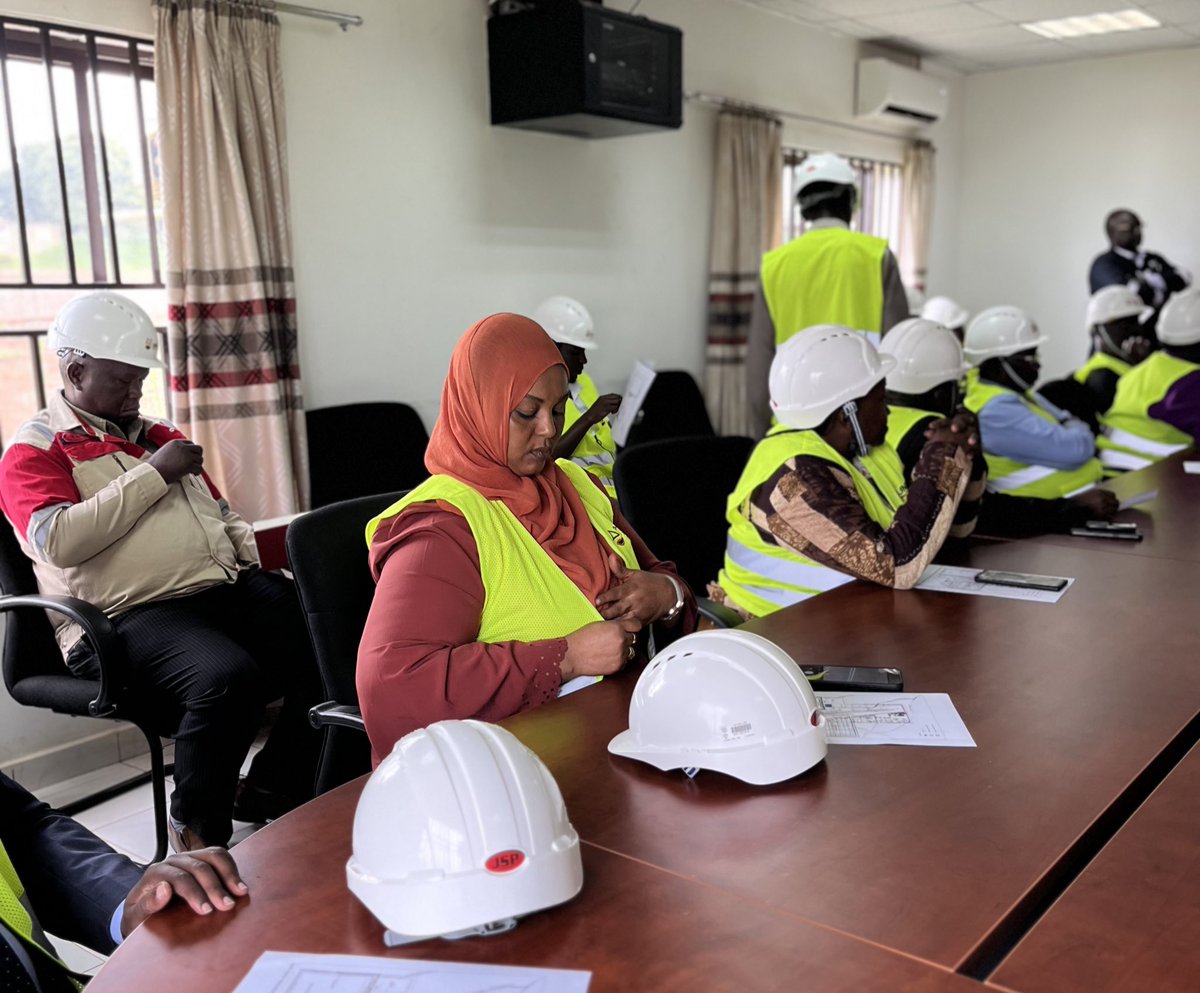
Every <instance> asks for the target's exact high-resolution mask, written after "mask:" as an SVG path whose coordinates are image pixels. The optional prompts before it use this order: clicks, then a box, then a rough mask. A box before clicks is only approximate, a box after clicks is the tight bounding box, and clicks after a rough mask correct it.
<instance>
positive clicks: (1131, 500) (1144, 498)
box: [1121, 490, 1158, 510]
mask: <svg viewBox="0 0 1200 993" xmlns="http://www.w3.org/2000/svg"><path fill="white" fill-rule="evenodd" d="M1157 499H1158V490H1148V491H1146V492H1145V493H1139V494H1137V496H1131V497H1128V498H1126V499H1124V500H1122V501H1121V509H1122V510H1128V509H1129V508H1130V507H1136V506H1137V505H1138V504H1142V503H1149V502H1150V501H1151V500H1157Z"/></svg>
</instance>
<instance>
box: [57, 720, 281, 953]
mask: <svg viewBox="0 0 1200 993" xmlns="http://www.w3.org/2000/svg"><path fill="white" fill-rule="evenodd" d="M260 747H261V739H260V741H259V742H256V743H255V744H254V745H253V746H252V747H251V749H250V754H249V755H248V756H247V757H246V762H245V764H244V765H243V766H242V772H243V773H245V772H246V770H247V769H248V768H249V766H250V760H251V758H253V757H254V755H255V753H256V752H257V751H258V749H259V748H260ZM174 750H175V749H174V745H173V744H167V745H166V746H165V747H164V748H163V752H164V757H165V759H166V761H167V762H171V761H172V759H173V757H174V756H173V753H174ZM149 768H150V757H149V756H148V755H142V756H137V757H134V758H131V759H128V760H125V761H123V762H117V763H114V764H113V765H110V766H106V767H104V768H103V769H97V770H96V771H95V772H90V773H88V774H87V775H85V776H77V777H76V778H75V779H69V780H67V781H65V782H62V783H57V784H55V785H54V786H48V787H45V788H43V789H39V790H36V791H35V792H36V793H37V795H38V797H39V798H40V799H42V800H45V801H46V803H48V804H50V805H51V806H56V805H58V804H63V803H69V802H70V801H71V800H74V799H76V798H78V797H81V796H86V795H87V794H88V793H92V792H95V791H96V790H99V789H102V788H104V787H105V786H110V785H112V784H114V783H118V782H120V781H121V780H122V779H127V778H129V777H130V776H131V775H133V774H135V773H136V772H144V771H146V770H148V769H149ZM173 788H174V783H173V782H172V780H171V778H170V777H167V796H168V797H170V795H171V790H172V789H173ZM75 819H76V820H77V821H79V823H80V824H82V825H84V827H86V828H88V829H89V830H91V831H92V832H94V833H95V834H97V835H99V836H100V837H101V838H103V839H104V840H105V841H106V842H108V843H109V844H110V845H112V847H113V848H115V849H116V850H117V851H119V852H122V853H123V854H125V855H128V856H129V857H130V858H131V859H133V860H134V861H135V862H149V861H150V860H151V859H153V858H154V800H153V797H152V794H151V789H150V784H149V783H144V784H142V785H141V786H137V787H135V788H134V789H132V790H129V791H128V792H126V793H122V794H121V795H120V796H117V797H114V798H113V799H111V800H106V801H105V802H104V803H101V804H98V805H97V806H95V807H89V808H88V809H87V810H84V811H81V812H80V813H78V814H76V815H75ZM259 826H260V825H257V824H244V823H242V822H241V821H234V822H233V827H234V832H233V838H232V839H231V841H230V847H231V848H232V847H233V846H234V845H236V844H237V843H238V842H239V841H241V840H242V839H244V838H247V837H249V836H250V835H251V834H253V833H254V832H255V831H256V830H258V828H259ZM52 940H53V942H54V945H55V947H56V948H57V949H58V952H59V955H60V956H61V957H62V960H63V961H64V962H66V964H67V965H68V966H69V967H70V968H72V969H74V970H75V971H76V972H82V973H87V974H88V975H91V974H94V973H95V972H96V971H97V970H98V969H99V968H100V966H102V965H103V964H104V961H105V959H104V957H103V956H101V955H97V954H96V953H95V952H93V951H91V949H88V948H84V947H82V946H81V945H76V944H75V943H74V942H70V941H66V940H64V939H62V938H53V937H52Z"/></svg>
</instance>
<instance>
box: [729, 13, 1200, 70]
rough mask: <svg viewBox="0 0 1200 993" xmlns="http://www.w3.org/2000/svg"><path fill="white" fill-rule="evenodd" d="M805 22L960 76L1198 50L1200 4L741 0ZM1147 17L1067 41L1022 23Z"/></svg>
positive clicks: (1199, 42) (790, 18) (1199, 41)
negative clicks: (1118, 14) (1141, 23)
mask: <svg viewBox="0 0 1200 993" xmlns="http://www.w3.org/2000/svg"><path fill="white" fill-rule="evenodd" d="M740 2H742V3H747V4H750V5H752V6H755V7H760V8H762V9H764V10H767V11H770V12H771V13H773V14H777V15H778V16H780V17H786V18H788V19H789V20H792V21H796V22H798V23H800V24H805V25H809V26H812V27H817V28H820V29H822V30H825V31H830V32H833V33H835V34H839V35H843V36H846V37H850V38H860V39H862V40H864V41H876V42H885V43H888V44H892V45H897V46H901V47H903V48H906V49H911V50H913V51H915V52H918V53H919V54H921V55H925V56H929V57H931V58H936V59H937V61H938V62H940V63H942V64H944V65H948V66H951V67H952V68H955V69H958V70H960V71H962V72H966V73H971V72H983V71H986V70H988V69H1004V68H1010V67H1013V66H1028V65H1036V64H1038V63H1042V62H1065V61H1068V60H1071V59H1084V58H1094V57H1096V56H1099V55H1124V54H1129V53H1132V52H1146V51H1151V50H1153V49H1156V48H1184V47H1188V46H1195V45H1200V0H1161V2H1154V0H1151V2H1147V3H1131V2H1129V0H740ZM1128 9H1136V10H1141V11H1144V12H1145V13H1147V14H1149V15H1150V16H1152V17H1153V18H1155V19H1156V20H1157V21H1159V22H1161V24H1162V27H1158V28H1145V29H1142V30H1139V31H1118V32H1114V33H1112V34H1104V35H1092V36H1084V37H1076V38H1067V39H1062V40H1051V39H1048V38H1041V37H1039V36H1038V35H1036V34H1033V33H1032V32H1030V31H1026V30H1025V29H1024V28H1022V27H1020V24H1021V22H1022V21H1041V20H1047V19H1049V18H1060V17H1075V16H1078V15H1081V14H1095V13H1100V12H1107V11H1117V10H1128Z"/></svg>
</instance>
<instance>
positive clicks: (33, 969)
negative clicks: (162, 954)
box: [0, 775, 247, 993]
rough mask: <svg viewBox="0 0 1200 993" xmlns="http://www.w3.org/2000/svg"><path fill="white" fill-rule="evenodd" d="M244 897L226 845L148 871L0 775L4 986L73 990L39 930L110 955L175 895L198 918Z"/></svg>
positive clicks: (43, 992)
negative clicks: (136, 928)
mask: <svg viewBox="0 0 1200 993" xmlns="http://www.w3.org/2000/svg"><path fill="white" fill-rule="evenodd" d="M246 892H247V889H246V884H245V883H244V882H242V880H241V877H240V876H239V875H238V871H237V866H235V865H234V863H233V859H232V857H231V856H230V854H229V853H228V852H227V851H225V849H223V848H205V849H203V850H201V851H195V852H188V853H186V854H183V855H172V856H171V857H170V858H168V859H167V860H166V861H164V862H158V863H156V864H154V865H152V866H150V867H149V868H147V869H145V870H144V871H143V869H142V868H141V867H140V866H138V865H135V864H134V863H133V862H132V861H130V860H129V859H127V858H126V857H125V856H124V855H120V854H118V853H117V852H115V851H113V850H112V849H111V848H109V846H108V845H106V844H105V843H104V842H103V841H101V840H100V839H99V838H97V837H96V836H95V835H94V834H92V833H91V832H90V831H88V830H87V828H85V827H83V825H81V824H79V823H77V822H76V821H73V820H72V819H71V818H69V817H67V816H65V815H63V814H60V813H58V812H57V811H54V810H51V809H50V808H49V807H47V806H46V805H45V804H44V803H42V802H41V801H39V800H38V799H37V798H36V797H34V796H33V795H32V794H30V793H29V792H28V791H26V790H25V789H23V788H22V787H20V786H18V785H17V784H16V783H15V782H13V781H12V780H11V779H9V778H8V777H7V776H4V775H0V990H3V991H4V993H36V991H40V993H74V991H75V990H78V989H79V988H80V980H81V979H85V978H86V977H75V976H74V975H73V974H72V973H70V972H68V971H67V967H66V966H65V965H63V963H62V961H61V960H60V959H59V958H58V956H57V954H56V953H55V951H54V948H53V947H52V946H51V945H50V943H49V942H48V941H47V940H46V935H45V933H44V932H43V930H42V928H43V927H46V928H49V929H50V930H51V931H53V932H54V933H55V934H57V935H61V936H62V937H64V938H66V939H68V940H70V941H77V942H79V943H80V944H83V945H86V946H87V947H89V948H94V949H95V950H96V951H98V952H101V953H104V954H108V953H109V952H111V951H112V950H113V948H114V947H115V946H116V945H118V944H120V942H121V940H122V939H123V938H124V937H125V936H126V935H128V934H129V933H130V932H131V931H132V930H133V929H134V928H135V927H137V926H138V925H139V924H140V923H141V922H142V921H144V920H145V919H146V918H147V917H149V916H150V915H151V914H155V913H158V912H159V911H160V910H163V909H164V908H165V907H166V906H167V905H168V904H170V903H173V902H175V901H176V900H177V899H178V900H179V901H181V902H183V903H186V904H188V906H190V907H191V908H192V910H194V911H195V912H196V913H198V914H210V913H212V912H213V910H231V909H232V908H233V906H234V904H235V903H236V901H237V898H238V897H241V896H244V895H245V894H246Z"/></svg>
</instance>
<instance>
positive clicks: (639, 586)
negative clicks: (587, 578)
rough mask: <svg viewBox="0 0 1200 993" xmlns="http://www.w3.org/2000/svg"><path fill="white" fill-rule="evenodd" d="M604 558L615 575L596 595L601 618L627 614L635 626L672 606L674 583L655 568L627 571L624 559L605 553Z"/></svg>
mask: <svg viewBox="0 0 1200 993" xmlns="http://www.w3.org/2000/svg"><path fill="white" fill-rule="evenodd" d="M608 561H609V563H610V565H611V566H612V570H613V573H614V574H615V575H616V577H617V585H616V586H614V587H612V589H608V590H605V591H604V592H603V593H601V594H600V595H599V596H598V597H596V609H597V610H599V611H600V616H601V617H603V618H604V619H605V620H609V621H613V620H617V619H618V618H630V619H632V620H635V621H637V623H638V626H639V627H645V626H646V625H647V624H649V623H650V622H651V621H657V620H658V619H659V618H660V617H662V616H663V615H664V614H667V613H669V612H670V610H671V608H672V607H674V606H675V584H674V583H672V582H671V580H669V579H667V577H666V576H661V575H659V574H658V573H656V572H643V571H641V570H634V571H632V572H631V571H630V570H629V569H626V568H625V563H624V562H622V561H621V559H620V558H619V557H618V556H616V555H614V554H611V553H610V554H609V556H608Z"/></svg>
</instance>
